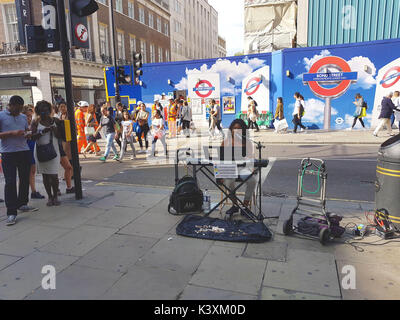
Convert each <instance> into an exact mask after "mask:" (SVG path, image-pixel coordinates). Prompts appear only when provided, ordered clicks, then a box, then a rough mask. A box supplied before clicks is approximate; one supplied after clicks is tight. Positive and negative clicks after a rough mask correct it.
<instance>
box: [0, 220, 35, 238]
mask: <svg viewBox="0 0 400 320" xmlns="http://www.w3.org/2000/svg"><path fill="white" fill-rule="evenodd" d="M36 225H37V221H35V220H33V219H31V218H29V216H18V217H17V223H16V224H15V225H13V226H6V224H5V222H3V223H1V224H0V242H3V241H4V240H7V239H8V238H10V237H12V236H15V235H16V234H19V233H21V232H24V231H26V230H28V229H30V228H33V227H35V226H36Z"/></svg>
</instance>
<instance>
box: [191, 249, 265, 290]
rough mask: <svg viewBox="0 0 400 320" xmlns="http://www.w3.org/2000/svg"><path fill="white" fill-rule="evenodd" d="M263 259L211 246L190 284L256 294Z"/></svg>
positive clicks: (259, 284) (237, 250) (235, 250)
mask: <svg viewBox="0 0 400 320" xmlns="http://www.w3.org/2000/svg"><path fill="white" fill-rule="evenodd" d="M266 264H267V262H266V261H264V260H259V259H249V258H244V257H242V250H241V249H238V248H232V247H221V246H212V247H211V248H210V250H209V252H208V253H207V255H206V257H205V258H204V259H203V261H202V263H201V264H200V266H199V268H198V269H197V271H196V273H195V274H194V275H193V277H192V279H191V280H190V284H191V285H197V286H201V287H209V288H214V289H221V290H227V291H233V292H237V293H244V294H250V295H257V294H258V291H259V290H260V287H261V283H262V277H263V274H264V271H265V266H266Z"/></svg>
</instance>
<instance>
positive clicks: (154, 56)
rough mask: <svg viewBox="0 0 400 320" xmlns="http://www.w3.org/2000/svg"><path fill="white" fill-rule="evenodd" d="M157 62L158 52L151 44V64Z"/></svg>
mask: <svg viewBox="0 0 400 320" xmlns="http://www.w3.org/2000/svg"><path fill="white" fill-rule="evenodd" d="M154 62H156V52H155V47H154V44H150V63H154Z"/></svg>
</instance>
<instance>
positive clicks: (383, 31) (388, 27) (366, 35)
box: [298, 0, 400, 47]
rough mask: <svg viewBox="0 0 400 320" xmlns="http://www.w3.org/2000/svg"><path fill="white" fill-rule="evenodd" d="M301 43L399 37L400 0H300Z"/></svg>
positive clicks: (321, 43)
mask: <svg viewBox="0 0 400 320" xmlns="http://www.w3.org/2000/svg"><path fill="white" fill-rule="evenodd" d="M298 21H299V24H298V45H299V46H301V47H315V46H328V45H336V44H346V43H357V42H366V41H375V40H389V39H397V38H400V1H393V0H363V1H359V0H349V1H331V0H318V1H316V0H298Z"/></svg>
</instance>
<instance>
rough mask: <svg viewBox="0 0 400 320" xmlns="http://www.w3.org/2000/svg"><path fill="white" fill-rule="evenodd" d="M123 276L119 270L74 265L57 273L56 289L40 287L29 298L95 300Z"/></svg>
mask: <svg viewBox="0 0 400 320" xmlns="http://www.w3.org/2000/svg"><path fill="white" fill-rule="evenodd" d="M121 276H122V273H119V272H113V271H106V270H99V269H91V268H85V267H80V266H75V265H73V266H70V267H68V268H66V269H65V270H64V271H63V272H61V273H60V274H58V275H57V282H56V290H43V289H42V288H39V289H37V290H36V291H35V292H34V293H32V294H31V295H29V296H28V297H27V300H94V299H96V298H98V297H99V296H101V295H102V294H104V293H105V292H106V291H107V290H108V289H109V288H111V287H112V286H113V284H114V283H116V282H117V281H118V279H119V278H121Z"/></svg>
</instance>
